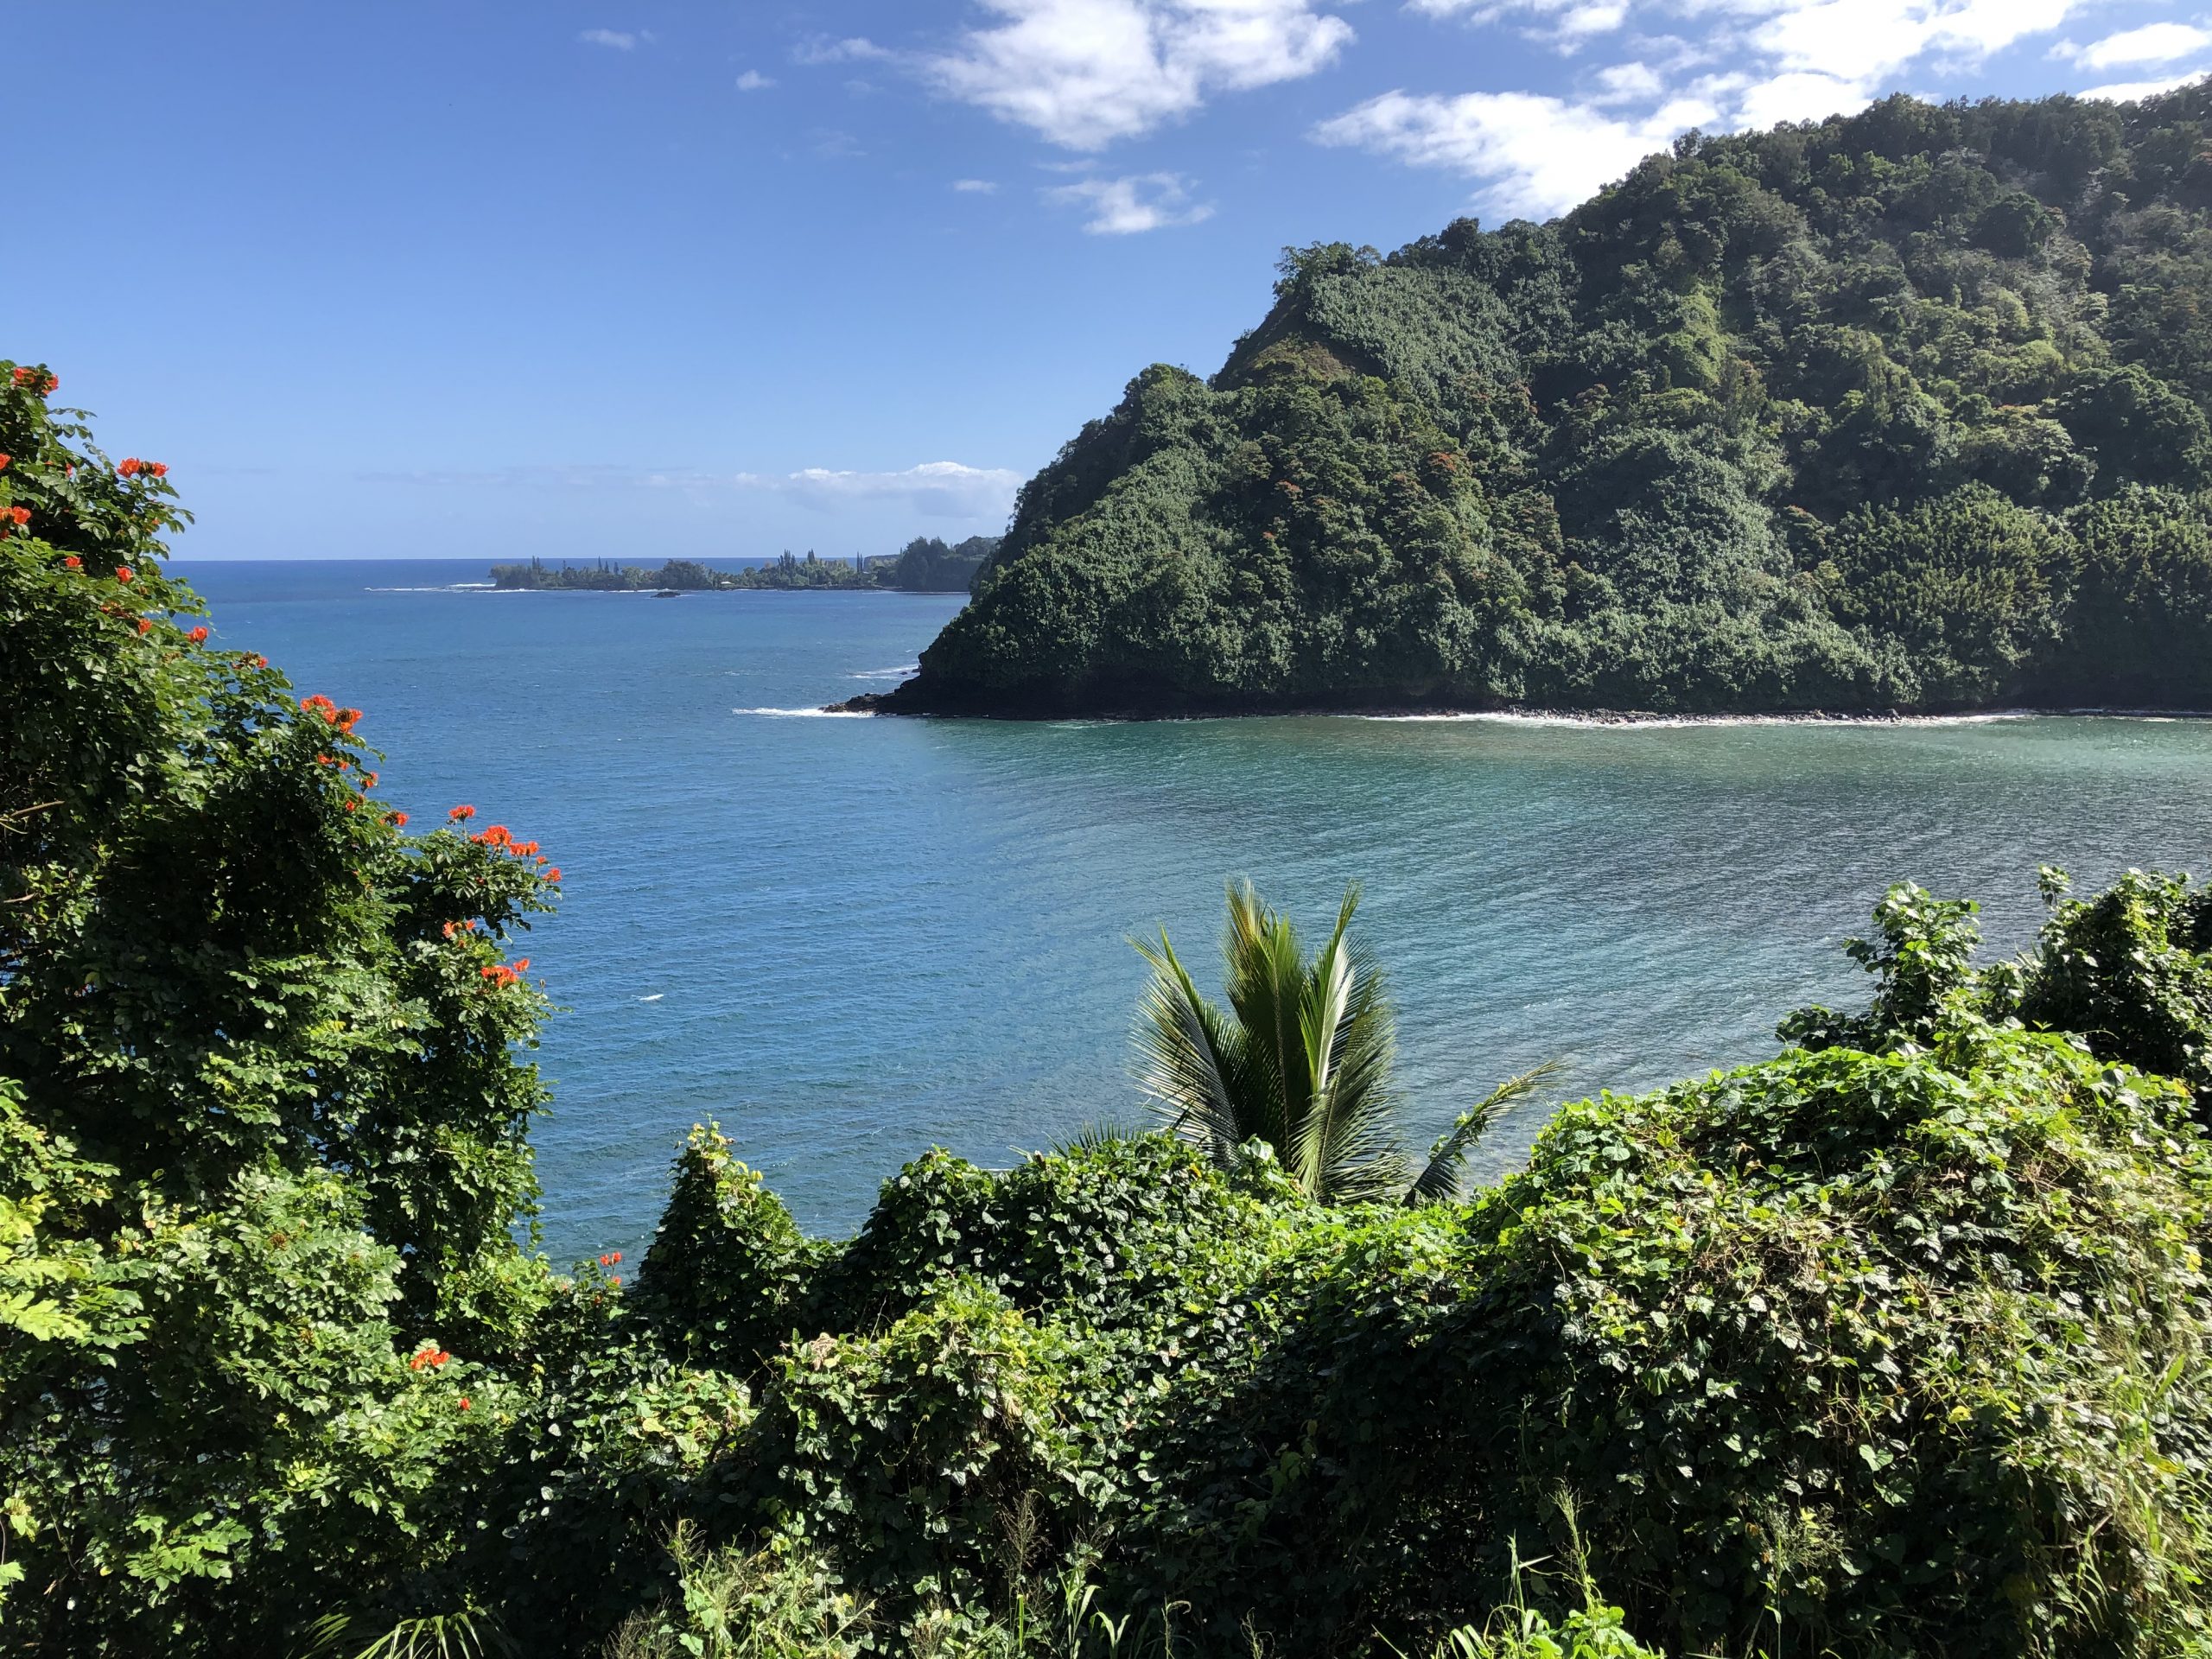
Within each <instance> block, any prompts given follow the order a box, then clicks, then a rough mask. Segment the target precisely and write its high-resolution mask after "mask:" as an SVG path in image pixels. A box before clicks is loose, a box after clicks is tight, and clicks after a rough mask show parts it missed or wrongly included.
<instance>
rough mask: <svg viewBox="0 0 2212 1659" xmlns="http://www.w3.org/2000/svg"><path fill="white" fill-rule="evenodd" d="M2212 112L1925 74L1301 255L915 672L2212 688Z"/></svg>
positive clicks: (1343, 696)
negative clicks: (1831, 106)
mask: <svg viewBox="0 0 2212 1659" xmlns="http://www.w3.org/2000/svg"><path fill="white" fill-rule="evenodd" d="M2208 114H2212V82H2208V83H2202V84H2199V85H2197V86H2191V87H2188V88H2184V89H2183V90H2181V91H2177V92H2172V93H2169V94H2167V95H2165V96H2163V97H2160V98H2157V99H2149V100H2146V101H2145V102H2143V103H2140V104H2133V105H2112V104H2106V103H2085V102H2082V101H2079V100H2076V99H2070V98H2056V99H2045V100H2044V101H2041V102H2034V103H2008V102H1998V101H1991V102H1985V103H1979V104H1974V105H1944V106H1940V107H1939V106H1935V105H1927V104H1923V103H1919V102H1916V101H1915V100H1913V99H1907V98H1903V97H1899V98H1894V99H1889V100H1887V101H1885V102H1884V103H1881V104H1878V105H1875V106H1873V107H1872V108H1871V109H1868V110H1866V111H1864V112H1862V113H1860V114H1859V115H1856V116H1853V117H1852V118H1848V119H1843V118H1836V119H1831V120H1828V121H1827V122H1824V123H1821V124H1802V125H1797V126H1785V127H1781V128H1777V129H1776V130H1773V131H1771V132H1766V133H1758V134H1745V135H1738V136H1732V137H1703V136H1700V135H1695V134H1693V135H1690V136H1688V137H1685V138H1683V139H1682V140H1681V141H1680V142H1679V143H1677V144H1676V145H1675V149H1674V150H1673V151H1672V153H1670V154H1665V155H1660V156H1653V157H1651V158H1650V159H1649V160H1647V161H1646V162H1643V164H1642V165H1641V166H1639V167H1638V168H1637V169H1636V170H1635V171H1634V172H1633V173H1632V174H1631V175H1630V176H1629V177H1628V178H1627V179H1625V180H1624V181H1622V182H1621V183H1619V184H1618V185H1617V186H1614V187H1612V188H1608V189H1606V190H1605V191H1604V192H1602V193H1601V194H1599V195H1598V196H1597V197H1595V198H1594V199H1593V200H1591V201H1589V202H1587V203H1586V204H1584V205H1583V206H1582V207H1579V208H1577V209H1575V210H1574V211H1573V213H1569V214H1567V216H1566V217H1565V218H1563V219H1557V220H1554V221H1553V222H1551V223H1549V224H1545V225H1534V224H1529V223H1526V222H1519V221H1516V222H1515V223H1512V224H1509V225H1506V226H1503V227H1502V228H1500V229H1497V230H1494V231H1484V230H1483V229H1481V228H1480V227H1479V226H1478V225H1477V224H1476V222H1475V221H1473V220H1471V219H1462V220H1459V222H1457V223H1455V224H1453V225H1452V226H1448V227H1447V228H1446V229H1445V230H1444V231H1443V232H1441V233H1440V234H1438V235H1435V236H1433V237H1427V238H1422V239H1421V240H1420V241H1418V242H1415V243H1414V244H1412V245H1409V246H1408V247H1404V248H1402V249H1400V250H1399V251H1397V252H1395V253H1394V254H1390V255H1388V256H1382V255H1378V254H1377V253H1376V252H1375V251H1374V250H1372V249H1369V248H1352V247H1349V246H1346V245H1341V244H1338V245H1320V246H1315V247H1312V248H1307V249H1304V250H1299V251H1292V252H1289V253H1287V254H1286V256H1285V257H1284V261H1283V264H1282V275H1281V281H1280V282H1279V283H1277V284H1276V289H1275V295H1276V297H1275V302H1274V307H1273V308H1272V309H1271V310H1270V311H1269V312H1268V315H1267V317H1266V318H1265V320H1264V321H1262V323H1261V324H1260V326H1259V327H1257V328H1255V329H1254V330H1253V331H1252V332H1251V333H1250V334H1246V335H1245V336H1244V337H1243V339H1241V340H1238V341H1237V342H1236V346H1235V348H1234V349H1233V350H1232V351H1231V352H1230V355H1229V359H1228V361H1227V364H1226V365H1224V368H1223V369H1222V370H1221V372H1219V373H1218V374H1217V375H1216V376H1215V377H1214V378H1212V379H1211V381H1205V380H1200V379H1199V378H1197V377H1196V376H1194V375H1192V374H1190V373H1188V372H1185V371H1183V370H1180V369H1176V368H1170V367H1166V366H1164V365H1154V367H1152V368H1150V369H1147V370H1146V371H1145V372H1143V373H1142V374H1141V375H1139V376H1138V377H1137V378H1135V380H1133V381H1131V382H1130V384H1129V386H1128V391H1127V393H1126V395H1125V396H1124V397H1123V398H1122V403H1121V404H1120V406H1119V407H1118V408H1116V410H1114V411H1113V412H1112V413H1111V414H1110V415H1109V416H1106V417H1105V418H1103V420H1096V421H1093V422H1091V423H1090V424H1089V425H1087V426H1085V427H1084V429H1083V430H1082V432H1081V433H1079V434H1078V435H1077V436H1076V437H1075V439H1074V440H1073V441H1072V442H1070V443H1069V444H1068V445H1067V446H1066V447H1065V448H1064V449H1063V450H1062V451H1061V452H1060V454H1059V455H1058V458H1057V459H1055V460H1054V461H1052V464H1051V465H1050V466H1048V467H1046V468H1045V469H1044V471H1042V472H1041V473H1039V474H1038V475H1037V476H1036V477H1035V478H1033V479H1032V480H1030V481H1029V483H1028V484H1027V486H1025V487H1024V488H1023V490H1022V492H1021V494H1020V499H1019V501H1018V504H1017V505H1016V509H1015V512H1014V521H1013V524H1012V526H1011V530H1010V532H1009V534H1008V535H1007V538H1006V541H1005V543H1004V544H1003V546H1002V547H1001V549H1000V550H999V552H998V555H997V556H996V557H995V559H994V560H993V561H992V563H990V565H989V566H988V567H987V568H986V569H985V570H984V571H983V572H982V575H981V576H980V578H979V579H978V581H977V582H976V598H975V601H974V602H973V603H972V604H970V605H969V607H968V608H967V610H966V611H965V612H963V613H962V615H961V616H960V617H959V618H958V619H957V620H955V621H954V622H953V623H952V624H951V625H950V626H949V627H947V628H946V630H945V631H944V633H943V635H942V636H941V637H940V638H939V639H938V640H937V642H936V643H935V644H934V645H931V647H930V649H929V650H928V651H927V652H925V653H924V654H923V657H922V669H921V672H920V674H919V676H918V677H917V678H916V679H915V680H913V681H912V682H910V683H908V684H907V685H906V687H904V688H902V689H901V690H900V691H899V693H897V694H896V695H895V696H893V697H892V698H891V699H889V700H887V707H889V708H891V709H893V710H945V711H976V712H990V713H1001V714H1010V715H1046V714H1058V713H1065V712H1078V711H1088V712H1103V713H1133V714H1142V713H1172V712H1179V711H1185V710H1190V711H1198V710H1206V709H1221V710H1241V709H1252V710H1262V709H1287V708H1317V707H1318V708H1327V707H1373V706H1458V707H1472V708H1481V707H1495V706H1499V705H1510V704H1527V705H1537V706H1553V707H1565V708H1613V709H1681V710H1705V711H1720V710H1729V709H1744V710H1758V709H1834V710H1845V709H1891V708H1897V709H1929V710H1935V709H1965V708H1974V707H1980V706H1990V705H1999V704H2035V705H2044V706H2080V705H2085V704H2101V705H2107V706H2126V707H2152V706H2156V707H2167V708H2190V709H2212V497H2209V496H2208V495H2207V494H2206V493H2204V492H2205V491H2206V489H2207V486H2208V485H2212V443H2208V438H2207V427H2206V416H2205V411H2206V409H2207V407H2208V404H2212V316H2208V309H2212V223H2208V209H2212V147H2208V138H2207V124H2208Z"/></svg>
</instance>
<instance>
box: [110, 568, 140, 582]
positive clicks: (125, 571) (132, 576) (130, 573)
mask: <svg viewBox="0 0 2212 1659" xmlns="http://www.w3.org/2000/svg"><path fill="white" fill-rule="evenodd" d="M137 575H138V573H137V571H136V570H133V569H131V568H130V566H129V565H127V564H118V565H117V566H116V567H115V579H116V580H117V581H118V582H133V581H135V580H137Z"/></svg>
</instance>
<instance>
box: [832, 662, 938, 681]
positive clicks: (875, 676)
mask: <svg viewBox="0 0 2212 1659" xmlns="http://www.w3.org/2000/svg"><path fill="white" fill-rule="evenodd" d="M921 671H922V665H921V664H919V663H909V664H906V667H904V668H863V669H861V670H860V671H857V672H855V673H851V674H848V675H846V676H845V677H846V678H847V679H849V680H905V679H911V678H912V677H914V676H915V675H917V674H918V673H920V672H921Z"/></svg>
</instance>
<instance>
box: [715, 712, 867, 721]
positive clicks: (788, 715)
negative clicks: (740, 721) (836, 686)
mask: <svg viewBox="0 0 2212 1659" xmlns="http://www.w3.org/2000/svg"><path fill="white" fill-rule="evenodd" d="M730 713H732V714H733V715H781V716H782V717H783V718H785V719H786V720H872V719H874V715H867V714H863V713H861V711H860V710H859V709H731V710H730Z"/></svg>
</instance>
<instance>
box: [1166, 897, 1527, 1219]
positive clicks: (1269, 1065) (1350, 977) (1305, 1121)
mask: <svg viewBox="0 0 2212 1659" xmlns="http://www.w3.org/2000/svg"><path fill="white" fill-rule="evenodd" d="M1358 907H1359V889H1358V887H1357V885H1355V886H1353V887H1350V888H1348V889H1346V891H1345V893H1344V904H1343V906H1341V907H1340V908H1339V909H1338V912H1337V925H1336V927H1335V929H1334V930H1333V931H1332V932H1331V933H1330V935H1329V938H1328V940H1327V942H1326V943H1325V944H1323V945H1322V946H1321V948H1320V949H1319V950H1317V951H1315V952H1314V954H1313V957H1312V958H1311V959H1308V958H1307V957H1306V954H1305V951H1304V950H1303V948H1302V947H1301V945H1300V943H1299V938H1298V930H1297V929H1296V928H1295V927H1294V926H1293V925H1292V924H1291V921H1290V919H1289V918H1287V916H1284V915H1281V913H1279V912H1275V911H1272V910H1269V909H1268V907H1267V906H1265V905H1264V904H1262V902H1261V900H1260V896H1259V894H1258V893H1257V892H1255V890H1254V888H1253V887H1252V885H1251V884H1250V883H1249V881H1248V882H1246V883H1244V884H1243V885H1242V886H1241V887H1239V886H1232V887H1230V889H1229V925H1228V928H1227V930H1226V931H1224V934H1223V936H1222V942H1221V953H1222V957H1223V959H1224V963H1225V964H1226V967H1227V969H1228V972H1227V975H1226V981H1227V984H1226V989H1227V992H1228V995H1229V1003H1230V1006H1229V1009H1228V1010H1227V1011H1226V1012H1224V1010H1223V1009H1222V1008H1221V1007H1218V1006H1217V1005H1216V1004H1215V1003H1214V1002H1213V1001H1211V999H1210V998H1208V997H1207V996H1206V995H1205V993H1203V992H1202V991H1200V990H1199V989H1198V984H1197V982H1195V981H1194V980H1192V977H1191V974H1190V970H1189V969H1186V968H1185V967H1184V965H1183V963H1182V960H1181V958H1179V957H1177V956H1176V954H1175V947H1174V945H1173V944H1171V943H1170V942H1169V940H1168V938H1167V936H1166V934H1165V933H1162V934H1161V935H1160V944H1158V946H1157V947H1154V946H1153V945H1151V944H1145V943H1142V942H1139V943H1138V944H1137V950H1138V952H1139V953H1140V954H1141V955H1142V957H1144V959H1145V961H1146V962H1147V963H1150V964H1151V967H1152V970H1153V977H1152V983H1151V984H1150V985H1149V986H1148V987H1147V989H1146V991H1145V996H1144V1003H1143V1007H1142V1009H1141V1014H1140V1015H1139V1018H1138V1023H1137V1045H1138V1048H1139V1051H1140V1052H1141V1055H1142V1057H1143V1061H1144V1073H1143V1075H1144V1090H1145V1092H1146V1094H1147V1095H1148V1096H1151V1098H1152V1101H1153V1103H1154V1107H1155V1108H1156V1109H1157V1110H1158V1112H1159V1115H1160V1117H1161V1118H1162V1119H1163V1120H1164V1122H1165V1126H1166V1131H1167V1133H1169V1134H1170V1135H1179V1136H1180V1137H1182V1138H1183V1139H1185V1140H1186V1141H1192V1142H1193V1143H1194V1144H1196V1145H1198V1146H1199V1147H1204V1148H1205V1150H1206V1153H1207V1154H1208V1155H1209V1156H1210V1157H1211V1159H1212V1160H1213V1162H1214V1163H1215V1164H1216V1165H1217V1166H1220V1167H1224V1168H1233V1167H1235V1166H1236V1165H1237V1163H1238V1162H1239V1161H1241V1160H1243V1159H1244V1158H1246V1157H1247V1156H1249V1154H1250V1150H1251V1148H1252V1147H1254V1146H1255V1144H1257V1145H1260V1146H1264V1147H1267V1148H1268V1152H1269V1153H1270V1154H1272V1155H1273V1156H1274V1158H1275V1160H1277V1161H1278V1162H1279V1163H1281V1165H1282V1166H1283V1169H1284V1171H1285V1173H1287V1174H1288V1175H1289V1177H1290V1179H1291V1180H1292V1181H1293V1183H1294V1184H1295V1185H1296V1186H1297V1188H1298V1190H1299V1191H1300V1192H1302V1193H1304V1194H1305V1195H1306V1197H1307V1198H1313V1199H1317V1200H1319V1201H1320V1202H1322V1203H1325V1204H1353V1203H1361V1202H1387V1201H1388V1200H1389V1199H1391V1198H1402V1200H1403V1201H1404V1202H1407V1203H1409V1204H1416V1203H1418V1204H1433V1203H1439V1202H1441V1201H1443V1200H1444V1199H1446V1198H1457V1197H1459V1186H1460V1172H1461V1169H1462V1166H1464V1164H1465V1160H1466V1154H1467V1150H1468V1148H1469V1147H1471V1146H1472V1145H1473V1144H1474V1143H1475V1141H1477V1140H1478V1139H1479V1138H1480V1137H1481V1135H1482V1133H1483V1131H1484V1129H1485V1128H1488V1127H1489V1126H1490V1125H1491V1122H1493V1121H1494V1120H1495V1118H1496V1117H1497V1115H1498V1113H1500V1112H1501V1111H1503V1109H1505V1108H1506V1107H1507V1106H1508V1105H1510V1104H1511V1103H1513V1102H1514V1101H1516V1100H1518V1099H1520V1098H1521V1097H1522V1096H1524V1095H1526V1094H1528V1093H1529V1091H1530V1090H1533V1089H1535V1087H1536V1085H1537V1084H1540V1083H1541V1082H1542V1081H1543V1079H1544V1078H1546V1077H1549V1076H1550V1075H1551V1074H1552V1073H1553V1072H1554V1071H1556V1070H1557V1069H1558V1068H1557V1065H1556V1064H1554V1065H1544V1066H1540V1067H1538V1068H1537V1069H1536V1070H1535V1071H1527V1072H1523V1073H1522V1075H1520V1076H1519V1077H1510V1078H1508V1079H1507V1080H1506V1081H1505V1082H1504V1083H1503V1084H1499V1085H1498V1086H1497V1088H1495V1089H1493V1090H1491V1092H1490V1093H1489V1094H1488V1095H1487V1096H1484V1098H1483V1099H1482V1100H1481V1101H1480V1102H1478V1103H1476V1104H1475V1105H1474V1106H1472V1107H1470V1108H1469V1109H1467V1110H1466V1111H1465V1112H1463V1113H1461V1114H1460V1116H1459V1120H1458V1121H1457V1122H1455V1123H1454V1124H1453V1125H1452V1128H1451V1129H1450V1130H1449V1131H1448V1132H1447V1133H1446V1135H1444V1136H1443V1138H1442V1139H1440V1141H1437V1143H1436V1145H1435V1146H1434V1147H1432V1148H1430V1151H1429V1157H1428V1162H1427V1165H1426V1166H1424V1167H1423V1168H1422V1169H1421V1171H1420V1172H1419V1173H1417V1174H1416V1173H1414V1172H1413V1171H1412V1170H1411V1169H1410V1168H1409V1167H1408V1165H1407V1163H1406V1160H1405V1157H1404V1155H1403V1154H1402V1152H1401V1151H1400V1149H1399V1147H1398V1145H1397V1141H1396V1130H1397V1124H1396V1122H1395V1117H1396V1112H1395V1105H1396V1103H1395V1100H1394V1099H1393V1097H1392V1096H1391V1093H1390V1068H1391V1062H1392V1059H1393V1058H1394V1057H1395V1053H1396V1051H1397V1033H1396V1028H1395V1019H1394V1017H1393V1015H1392V1014H1391V1010H1390V1003H1389V997H1388V995H1386V994H1385V992H1384V989H1383V976H1382V974H1381V971H1380V970H1379V969H1377V968H1376V964H1375V961H1374V958H1373V957H1371V956H1370V955H1369V954H1368V952H1367V951H1366V950H1364V949H1363V948H1362V947H1359V946H1357V945H1354V944H1351V942H1350V940H1349V939H1348V938H1346V937H1345V936H1346V933H1347V931H1348V930H1349V929H1350V928H1351V919H1352V915H1353V912H1356V911H1357V909H1358Z"/></svg>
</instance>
